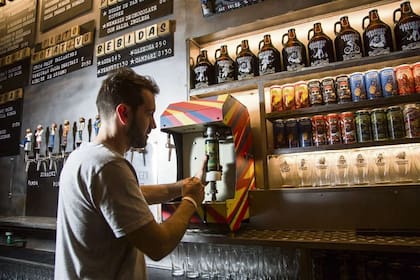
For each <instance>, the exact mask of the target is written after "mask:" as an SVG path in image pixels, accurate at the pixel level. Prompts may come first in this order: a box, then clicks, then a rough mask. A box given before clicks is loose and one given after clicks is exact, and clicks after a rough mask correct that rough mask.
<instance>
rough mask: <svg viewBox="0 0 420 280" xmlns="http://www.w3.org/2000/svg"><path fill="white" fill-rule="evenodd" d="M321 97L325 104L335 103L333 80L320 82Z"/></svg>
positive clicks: (327, 79)
mask: <svg viewBox="0 0 420 280" xmlns="http://www.w3.org/2000/svg"><path fill="white" fill-rule="evenodd" d="M321 89H322V97H323V100H324V103H325V104H331V103H337V93H336V91H335V82H334V79H333V78H325V79H323V80H322V81H321Z"/></svg>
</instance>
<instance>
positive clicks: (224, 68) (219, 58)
mask: <svg viewBox="0 0 420 280" xmlns="http://www.w3.org/2000/svg"><path fill="white" fill-rule="evenodd" d="M214 58H215V60H216V62H215V64H214V69H215V74H216V83H218V84H220V83H224V82H229V81H233V80H236V73H235V68H236V67H235V62H234V61H233V59H232V58H230V56H229V53H228V48H227V45H222V46H221V47H220V49H217V50H216V52H215V53H214Z"/></svg>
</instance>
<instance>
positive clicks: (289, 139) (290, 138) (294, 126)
mask: <svg viewBox="0 0 420 280" xmlns="http://www.w3.org/2000/svg"><path fill="white" fill-rule="evenodd" d="M285 134H286V143H287V146H288V147H289V148H294V147H298V146H299V131H298V123H297V120H296V119H294V118H291V119H287V120H286V122H285Z"/></svg>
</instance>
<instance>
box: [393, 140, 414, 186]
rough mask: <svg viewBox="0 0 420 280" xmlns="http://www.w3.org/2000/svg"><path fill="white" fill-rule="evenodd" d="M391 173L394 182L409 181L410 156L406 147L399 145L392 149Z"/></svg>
mask: <svg viewBox="0 0 420 280" xmlns="http://www.w3.org/2000/svg"><path fill="white" fill-rule="evenodd" d="M392 165H393V170H392V172H393V174H392V176H391V178H393V181H394V182H396V183H400V182H411V177H410V165H411V161H410V157H409V149H408V148H407V147H400V148H395V149H393V156H392Z"/></svg>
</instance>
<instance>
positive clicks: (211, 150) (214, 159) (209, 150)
mask: <svg viewBox="0 0 420 280" xmlns="http://www.w3.org/2000/svg"><path fill="white" fill-rule="evenodd" d="M204 136H205V137H206V139H205V142H204V143H205V149H206V155H207V158H208V160H207V167H206V181H208V182H209V183H210V193H211V200H212V201H216V200H217V197H216V194H217V187H216V181H220V180H221V179H222V167H221V165H220V158H219V136H220V134H219V132H218V131H217V128H216V127H214V126H208V127H207V129H206V132H205V135H204Z"/></svg>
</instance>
